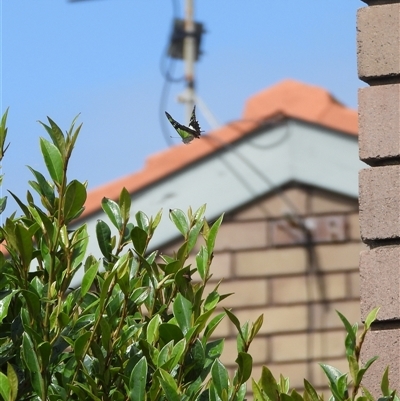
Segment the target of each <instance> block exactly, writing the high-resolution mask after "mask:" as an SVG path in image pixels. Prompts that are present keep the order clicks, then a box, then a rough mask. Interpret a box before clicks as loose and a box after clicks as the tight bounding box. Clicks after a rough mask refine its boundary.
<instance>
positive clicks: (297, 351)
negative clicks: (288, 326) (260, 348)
mask: <svg viewBox="0 0 400 401" xmlns="http://www.w3.org/2000/svg"><path fill="white" fill-rule="evenodd" d="M270 344H271V345H270V347H271V359H272V361H273V362H288V361H301V360H307V359H308V358H309V352H310V350H309V349H308V348H307V344H308V343H307V334H306V333H300V334H290V335H277V336H272V337H271V342H270Z"/></svg>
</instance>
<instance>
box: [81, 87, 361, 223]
mask: <svg viewBox="0 0 400 401" xmlns="http://www.w3.org/2000/svg"><path fill="white" fill-rule="evenodd" d="M282 117H283V118H296V119H300V120H304V121H308V122H311V123H314V124H319V125H322V126H325V127H328V128H331V129H334V130H338V131H342V132H343V133H346V134H350V135H357V133H358V120H357V111H355V110H352V109H349V108H347V107H345V106H344V105H342V104H341V103H339V102H338V101H337V100H335V99H334V98H333V96H332V95H331V94H330V93H329V92H327V91H326V90H324V89H322V88H319V87H317V86H311V85H307V84H304V83H301V82H298V81H294V80H285V81H282V82H280V83H278V84H277V85H275V86H273V87H271V88H268V89H265V90H263V91H261V92H259V93H257V94H255V95H254V96H252V97H251V98H250V99H249V100H248V101H247V102H246V105H245V108H244V112H243V118H242V119H241V120H238V121H237V122H233V123H230V124H227V125H225V126H223V127H222V128H220V129H218V130H215V131H212V132H211V133H209V134H208V135H206V136H203V137H202V139H201V140H200V141H197V140H195V141H194V142H193V143H192V144H191V146H186V145H184V144H181V145H177V146H173V147H171V148H169V149H167V150H164V151H162V152H159V153H156V154H154V155H152V156H150V157H149V158H148V159H147V161H146V164H145V166H144V168H143V169H142V170H140V171H138V172H136V173H133V174H130V175H128V176H126V177H123V178H121V179H118V180H115V181H113V182H110V183H108V184H105V185H103V186H100V187H98V188H96V189H94V190H92V191H90V192H89V193H88V198H87V200H86V205H85V207H86V209H85V212H84V213H83V214H82V216H81V218H83V217H86V216H88V215H89V214H91V213H94V212H96V211H98V210H99V209H100V202H101V199H102V198H103V197H104V196H105V197H107V198H111V199H114V200H116V199H118V197H119V194H120V192H121V189H122V188H123V187H125V188H126V189H127V190H128V191H129V192H130V193H134V192H136V191H139V190H141V189H143V188H145V187H146V186H148V185H150V184H153V183H155V182H156V181H158V180H160V179H162V178H164V177H167V176H168V175H170V174H172V173H174V172H176V171H179V170H180V169H182V168H184V167H185V166H187V165H189V164H190V163H193V162H195V161H197V160H199V159H201V158H203V157H205V156H207V155H209V154H211V153H213V152H214V151H216V150H217V149H219V148H222V147H224V146H226V145H228V144H231V143H233V142H234V141H236V140H237V139H239V138H241V137H243V136H245V135H247V134H248V133H250V132H252V131H253V130H254V129H255V128H257V127H258V126H261V125H263V124H265V123H266V122H271V121H272V122H273V121H275V119H276V118H282Z"/></svg>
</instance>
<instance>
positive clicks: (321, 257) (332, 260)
mask: <svg viewBox="0 0 400 401" xmlns="http://www.w3.org/2000/svg"><path fill="white" fill-rule="evenodd" d="M362 249H363V246H362V244H361V242H348V243H343V244H327V245H317V246H316V247H315V252H316V263H317V266H318V267H319V269H320V270H322V271H342V270H354V269H357V267H358V259H359V255H360V251H361V250H362Z"/></svg>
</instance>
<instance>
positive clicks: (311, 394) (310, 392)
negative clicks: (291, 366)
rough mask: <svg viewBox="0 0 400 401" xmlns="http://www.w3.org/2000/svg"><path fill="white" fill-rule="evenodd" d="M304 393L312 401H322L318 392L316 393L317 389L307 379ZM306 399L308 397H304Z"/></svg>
mask: <svg viewBox="0 0 400 401" xmlns="http://www.w3.org/2000/svg"><path fill="white" fill-rule="evenodd" d="M304 392H305V393H306V394H307V396H308V398H309V400H310V401H321V400H320V399H319V397H318V394H317V392H316V391H315V388H314V387H313V386H312V384H311V383H310V382H309V381H307V380H306V379H304ZM304 399H306V396H304Z"/></svg>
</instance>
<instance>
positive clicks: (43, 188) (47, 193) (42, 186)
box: [28, 166, 55, 205]
mask: <svg viewBox="0 0 400 401" xmlns="http://www.w3.org/2000/svg"><path fill="white" fill-rule="evenodd" d="M28 168H29V170H31V172H32V174H33V175H34V176H35V178H36V181H37V183H38V184H39V188H38V189H39V191H38V193H39V195H40V196H43V197H45V198H46V199H47V200H48V201H49V203H50V205H54V200H55V195H54V188H53V187H52V186H51V185H50V184H49V183H48V181H47V180H46V178H45V177H44V176H43V174H42V173H40V172H39V171H36V170H34V169H33V168H32V167H29V166H28ZM32 187H33V189H35V191H37V188H36V187H34V186H32Z"/></svg>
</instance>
